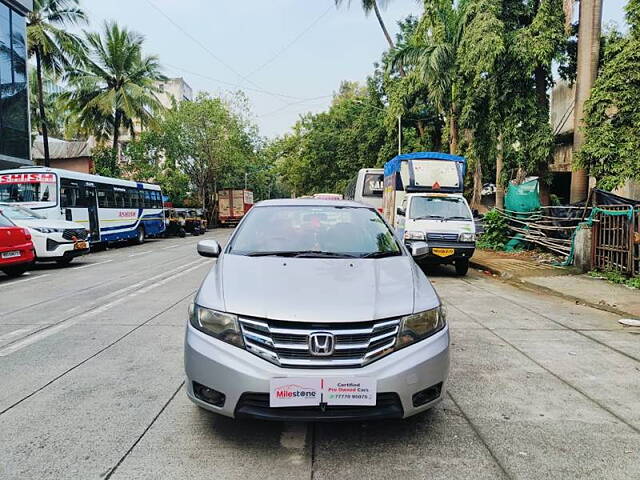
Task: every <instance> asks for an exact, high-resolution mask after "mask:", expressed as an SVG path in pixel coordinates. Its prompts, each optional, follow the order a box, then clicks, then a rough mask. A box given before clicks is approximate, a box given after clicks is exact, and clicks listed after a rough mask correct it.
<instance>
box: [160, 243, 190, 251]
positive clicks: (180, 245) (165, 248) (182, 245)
mask: <svg viewBox="0 0 640 480" xmlns="http://www.w3.org/2000/svg"><path fill="white" fill-rule="evenodd" d="M187 245H191V244H187ZM178 247H184V244H179V245H171V246H170V247H162V250H171V249H172V248H178Z"/></svg>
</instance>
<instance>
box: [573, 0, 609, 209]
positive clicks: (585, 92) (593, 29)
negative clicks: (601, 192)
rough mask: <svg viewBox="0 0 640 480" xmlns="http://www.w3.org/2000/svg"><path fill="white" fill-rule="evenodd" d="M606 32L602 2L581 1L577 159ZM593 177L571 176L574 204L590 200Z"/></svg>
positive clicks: (579, 173) (575, 128) (581, 172)
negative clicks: (603, 35) (586, 110)
mask: <svg viewBox="0 0 640 480" xmlns="http://www.w3.org/2000/svg"><path fill="white" fill-rule="evenodd" d="M601 30H602V0H580V26H579V28H578V66H577V72H576V73H577V75H576V101H575V110H574V124H573V159H574V161H575V159H576V154H577V152H579V151H580V149H581V148H582V145H583V144H584V132H583V130H582V129H583V127H584V103H585V101H586V100H587V99H588V98H589V95H590V94H591V88H592V87H593V84H594V83H595V81H596V78H597V76H598V63H599V60H600V35H601ZM588 191H589V174H588V172H587V171H586V170H584V169H583V168H575V167H574V169H573V172H572V173H571V196H570V201H571V203H575V202H581V201H583V200H585V199H586V198H587V194H588Z"/></svg>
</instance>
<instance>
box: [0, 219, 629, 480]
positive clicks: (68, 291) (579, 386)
mask: <svg viewBox="0 0 640 480" xmlns="http://www.w3.org/2000/svg"><path fill="white" fill-rule="evenodd" d="M228 234H229V232H228V231H224V230H222V231H216V232H211V233H209V234H208V237H211V238H217V239H219V240H221V241H224V240H225V239H226V238H227V236H228ZM197 240H199V238H186V239H169V240H163V241H151V242H148V243H147V244H145V245H142V246H139V247H128V248H120V249H116V250H108V251H105V252H101V253H98V254H93V255H91V256H89V257H86V258H84V259H82V260H80V261H78V262H77V263H76V264H73V265H72V266H71V267H69V268H64V269H59V268H42V269H39V270H37V271H35V272H33V273H31V274H30V275H29V276H27V277H23V278H22V279H19V280H10V279H7V278H6V277H0V479H2V480H4V479H31V478H39V479H93V478H95V479H112V480H124V479H127V480H128V479H146V478H153V479H159V478H180V479H182V478H193V479H204V478H207V479H209V478H220V479H242V480H249V479H278V480H284V479H309V478H313V479H317V480H320V479H327V480H329V479H337V478H358V479H377V478H380V479H385V480H389V479H396V478H400V479H403V480H411V479H427V478H428V479H439V478H442V479H462V478H473V479H475V478H487V479H489V478H491V479H493V478H531V479H539V478H545V477H547V478H562V479H570V478H594V479H595V478H598V479H600V478H614V479H623V478H629V479H637V478H640V408H638V406H639V405H640V401H639V399H640V336H639V335H638V334H639V333H640V332H637V331H636V332H635V333H634V332H633V331H631V330H622V328H621V327H619V325H618V324H617V318H616V317H615V316H613V315H611V314H608V313H605V312H601V311H598V310H592V309H589V308H587V307H583V306H578V305H575V304H573V303H570V302H567V301H563V300H560V299H558V298H554V297H546V296H542V295H538V294H534V293H530V292H527V291H523V290H519V289H516V288H514V287H512V286H510V285H507V284H504V283H501V282H499V281H497V280H495V279H492V278H490V277H485V276H482V275H479V274H477V273H475V274H471V275H470V276H469V277H467V278H465V279H460V278H456V277H454V276H453V275H452V272H450V271H448V270H446V269H443V270H439V271H435V272H432V278H433V281H434V283H435V285H436V288H437V289H438V291H439V293H440V294H441V296H442V297H443V299H444V301H445V302H446V303H447V305H448V310H449V320H450V324H451V328H452V335H453V345H452V349H453V364H452V374H451V383H450V388H449V394H448V396H447V398H446V401H445V402H443V404H441V405H440V406H438V407H437V408H435V409H433V410H432V411H431V412H428V413H426V414H423V415H419V416H417V417H414V418H411V419H408V420H405V421H401V422H382V423H352V424H316V425H313V424H309V425H307V424H282V423H260V422H236V421H233V420H229V419H226V418H221V417H217V416H215V415H213V414H209V413H207V412H204V411H200V410H199V409H198V408H196V407H195V406H193V405H192V404H191V403H190V402H189V401H188V400H187V399H186V397H185V395H184V392H183V371H182V341H183V329H184V322H185V316H186V310H187V305H188V304H189V302H190V300H191V298H192V296H193V294H194V293H195V291H196V289H197V287H198V285H199V283H200V281H201V280H202V278H203V276H204V275H205V273H206V271H207V270H208V268H209V267H210V265H211V261H207V260H205V259H202V258H200V257H198V256H197V255H196V253H195V248H194V247H195V243H196V242H197Z"/></svg>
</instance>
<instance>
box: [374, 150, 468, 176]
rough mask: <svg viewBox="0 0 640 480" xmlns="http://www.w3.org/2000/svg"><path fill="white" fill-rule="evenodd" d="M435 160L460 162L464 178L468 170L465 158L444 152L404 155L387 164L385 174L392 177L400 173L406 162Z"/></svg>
mask: <svg viewBox="0 0 640 480" xmlns="http://www.w3.org/2000/svg"><path fill="white" fill-rule="evenodd" d="M429 158H430V159H433V160H448V161H450V162H458V163H461V164H462V167H463V168H462V176H464V175H465V174H466V169H467V160H466V159H465V158H464V157H461V156H459V155H451V154H449V153H442V152H414V153H403V154H402V155H398V156H396V157H394V158H392V159H391V160H389V161H388V162H387V163H385V164H384V174H385V176H387V175H391V174H393V173H394V172H399V171H400V164H401V163H402V162H403V161H404V160H419V159H429Z"/></svg>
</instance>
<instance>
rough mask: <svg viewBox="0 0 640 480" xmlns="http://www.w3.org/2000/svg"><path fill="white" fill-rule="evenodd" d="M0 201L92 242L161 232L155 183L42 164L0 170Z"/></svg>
mask: <svg viewBox="0 0 640 480" xmlns="http://www.w3.org/2000/svg"><path fill="white" fill-rule="evenodd" d="M0 202H8V203H16V204H18V205H22V206H25V207H28V208H31V209H32V210H36V211H37V212H38V213H40V214H41V215H43V216H45V217H47V218H51V219H63V220H69V221H73V222H76V223H79V224H81V225H84V226H85V228H87V230H89V240H90V241H91V243H100V242H117V241H121V240H129V239H132V240H136V242H138V243H143V242H144V240H145V238H146V237H154V236H158V235H160V234H162V233H164V231H165V221H164V208H163V201H162V191H161V189H160V187H159V186H158V185H153V184H149V183H137V182H133V181H129V180H121V179H117V178H108V177H102V176H99V175H88V174H85V173H78V172H72V171H70V170H60V169H55V168H44V167H22V168H20V169H16V170H2V171H0Z"/></svg>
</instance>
